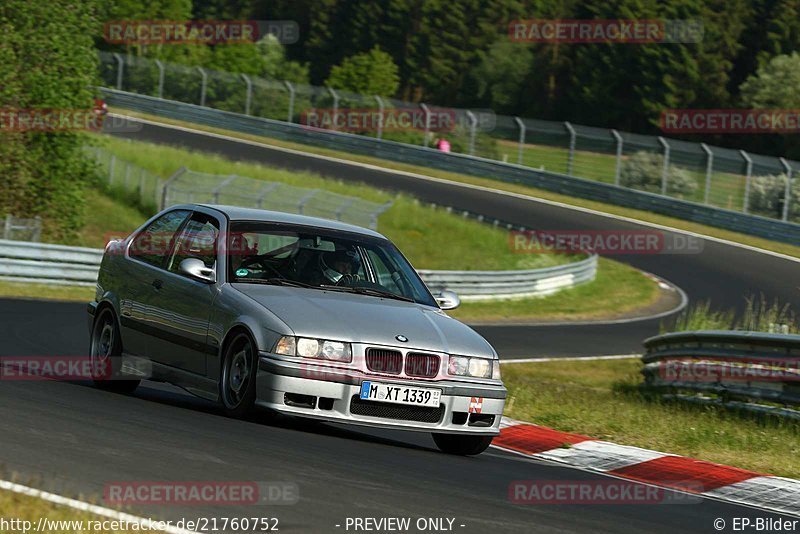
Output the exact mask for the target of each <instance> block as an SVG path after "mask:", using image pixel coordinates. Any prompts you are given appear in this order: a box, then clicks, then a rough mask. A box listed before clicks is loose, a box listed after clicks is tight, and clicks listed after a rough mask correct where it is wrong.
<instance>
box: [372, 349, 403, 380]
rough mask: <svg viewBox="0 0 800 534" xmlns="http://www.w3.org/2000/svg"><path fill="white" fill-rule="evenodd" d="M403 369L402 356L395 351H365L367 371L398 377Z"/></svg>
mask: <svg viewBox="0 0 800 534" xmlns="http://www.w3.org/2000/svg"><path fill="white" fill-rule="evenodd" d="M402 368H403V355H402V354H401V353H400V351H397V350H387V349H375V348H368V349H367V369H369V370H370V371H375V372H376V373H389V374H393V375H399V374H400V370H401V369H402Z"/></svg>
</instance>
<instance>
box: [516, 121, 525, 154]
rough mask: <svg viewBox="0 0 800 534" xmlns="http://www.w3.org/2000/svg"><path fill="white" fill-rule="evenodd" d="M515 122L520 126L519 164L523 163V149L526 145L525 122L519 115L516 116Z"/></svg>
mask: <svg viewBox="0 0 800 534" xmlns="http://www.w3.org/2000/svg"><path fill="white" fill-rule="evenodd" d="M514 122H516V123H517V126H519V146H518V147H517V164H519V165H522V150H523V147H524V146H525V123H524V122H522V119H520V118H519V117H514Z"/></svg>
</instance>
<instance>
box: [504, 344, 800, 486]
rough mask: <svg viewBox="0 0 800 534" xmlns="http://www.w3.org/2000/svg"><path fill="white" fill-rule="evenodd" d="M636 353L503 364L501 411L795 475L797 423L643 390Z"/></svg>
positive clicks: (799, 450) (798, 471) (799, 454)
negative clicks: (504, 402)
mask: <svg viewBox="0 0 800 534" xmlns="http://www.w3.org/2000/svg"><path fill="white" fill-rule="evenodd" d="M641 366H642V363H641V361H640V360H638V359H625V360H604V361H561V362H559V361H555V362H543V363H532V364H509V365H503V367H502V372H503V380H504V381H505V384H506V387H508V390H509V402H508V404H507V406H506V415H507V416H509V417H512V418H514V419H518V420H524V421H531V422H533V423H536V424H540V425H544V426H547V427H551V428H555V429H557V430H562V431H565V432H575V433H579V434H585V435H588V436H591V437H594V438H599V439H604V440H608V441H613V442H615V443H620V444H623V445H633V446H637V447H643V448H647V449H655V450H658V451H663V452H669V453H674V454H681V455H686V456H690V457H693V458H698V459H701V460H707V461H711V462H717V463H721V464H726V465H732V466H736V467H741V468H744V469H751V470H754V471H759V472H764V473H771V474H774V475H779V476H786V477H793V478H798V477H800V425H798V424H797V423H792V422H788V421H778V420H776V419H766V418H756V417H753V416H747V415H740V414H737V413H735V412H730V411H726V410H724V409H722V408H717V407H713V406H694V405H685V404H679V403H667V402H663V401H660V400H658V399H651V398H648V397H645V396H643V395H642V394H640V393H639V391H638V388H637V386H638V384H639V383H641V381H642V379H641V375H640V374H639V370H640V369H641Z"/></svg>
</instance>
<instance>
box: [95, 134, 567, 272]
mask: <svg viewBox="0 0 800 534" xmlns="http://www.w3.org/2000/svg"><path fill="white" fill-rule="evenodd" d="M103 146H105V148H107V149H108V150H110V151H112V152H113V153H114V154H116V155H117V156H118V157H120V158H122V159H125V160H128V161H130V162H131V163H133V164H135V165H137V166H140V167H143V168H145V169H147V170H148V171H150V172H153V173H155V174H157V175H160V176H164V177H166V176H170V175H171V174H173V173H174V172H175V171H176V170H177V169H178V168H179V167H181V166H185V167H187V168H189V169H192V170H198V171H202V172H205V173H211V174H221V175H229V174H237V175H239V176H246V177H249V178H255V179H261V180H269V181H278V182H283V183H287V184H290V185H295V186H300V187H306V188H312V189H313V188H319V189H324V190H327V191H332V192H335V193H341V194H344V195H350V196H354V197H359V198H363V199H365V200H371V201H374V202H381V203H383V202H387V201H392V203H393V204H392V207H391V208H389V210H388V211H386V212H385V213H383V214H382V215H381V216H380V218H379V220H378V230H379V231H380V232H381V233H383V234H384V235H386V237H388V238H389V239H391V240H392V241H394V243H395V244H396V245H397V246H398V247H399V248H400V250H402V251H403V253H404V254H405V255H406V256H407V257H408V258H409V260H410V261H411V262H412V263H413V264H414V266H415V267H417V268H419V269H460V270H481V269H489V270H506V269H533V268H537V267H549V266H553V265H559V264H563V263H567V262H570V261H575V260H577V259H579V258H580V257H581V256H579V255H559V254H519V253H516V252H514V251H513V250H512V248H511V247H510V246H509V240H508V233H507V232H506V231H504V230H501V229H499V228H493V227H491V226H489V225H487V224H484V223H480V222H478V221H475V220H471V219H466V218H464V217H461V216H457V215H454V214H452V213H448V212H447V211H446V210H444V209H434V208H432V207H430V206H428V205H422V204H420V203H419V202H418V201H416V200H415V199H413V198H410V197H408V196H406V195H391V194H389V193H386V192H384V191H381V190H379V189H375V188H373V187H370V186H367V185H364V184H354V183H345V182H341V181H336V180H330V179H326V178H323V177H321V176H319V175H315V174H312V173H303V172H292V171H287V170H282V169H275V168H271V167H265V166H262V165H257V164H253V163H243V162H236V161H230V160H228V159H226V158H224V157H222V156H218V155H215V154H208V153H205V152H194V151H189V150H186V149H182V148H176V147H171V146H165V145H154V144H149V143H142V142H135V141H127V140H121V139H116V138H103Z"/></svg>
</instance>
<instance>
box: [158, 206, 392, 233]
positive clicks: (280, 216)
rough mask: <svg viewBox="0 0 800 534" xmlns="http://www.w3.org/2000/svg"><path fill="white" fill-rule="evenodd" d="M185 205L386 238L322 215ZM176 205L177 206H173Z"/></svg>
mask: <svg viewBox="0 0 800 534" xmlns="http://www.w3.org/2000/svg"><path fill="white" fill-rule="evenodd" d="M186 206H187V207H191V206H202V207H204V208H211V209H213V210H217V211H219V212H222V213H224V214H225V215H226V216H227V217H228V219H230V220H231V221H264V222H276V223H285V224H298V225H304V226H315V227H317V228H326V229H330V230H340V231H342V232H351V233H355V234H362V235H368V236H372V237H379V238H381V239H386V237H385V236H383V235H382V234H380V233H378V232H376V231H374V230H370V229H369V228H364V227H362V226H356V225H354V224H347V223H343V222H341V221H334V220H331V219H323V218H322V217H309V216H307V215H298V214H295V213H285V212H282V211H270V210H262V209H257V208H244V207H241V206H227V205H222V204H187V205H186ZM173 207H177V206H173Z"/></svg>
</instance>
